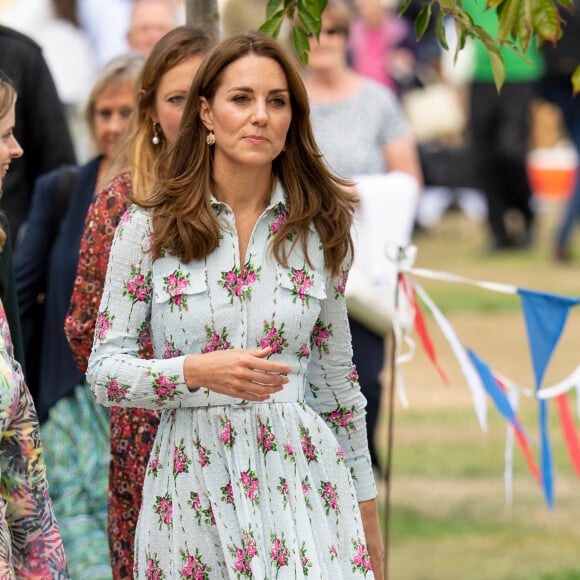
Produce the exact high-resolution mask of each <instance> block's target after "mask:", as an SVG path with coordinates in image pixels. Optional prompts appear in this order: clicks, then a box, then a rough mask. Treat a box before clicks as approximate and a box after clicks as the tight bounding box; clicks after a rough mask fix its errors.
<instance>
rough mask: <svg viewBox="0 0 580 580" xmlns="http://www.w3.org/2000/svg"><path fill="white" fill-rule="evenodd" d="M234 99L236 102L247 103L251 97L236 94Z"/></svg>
mask: <svg viewBox="0 0 580 580" xmlns="http://www.w3.org/2000/svg"><path fill="white" fill-rule="evenodd" d="M233 100H234V102H235V103H246V102H247V101H248V100H249V99H248V96H247V95H236V96H235V97H234V99H233Z"/></svg>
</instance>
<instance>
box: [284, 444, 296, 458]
mask: <svg viewBox="0 0 580 580" xmlns="http://www.w3.org/2000/svg"><path fill="white" fill-rule="evenodd" d="M284 459H286V460H289V461H293V462H296V457H295V455H294V448H293V447H292V443H290V441H286V443H284Z"/></svg>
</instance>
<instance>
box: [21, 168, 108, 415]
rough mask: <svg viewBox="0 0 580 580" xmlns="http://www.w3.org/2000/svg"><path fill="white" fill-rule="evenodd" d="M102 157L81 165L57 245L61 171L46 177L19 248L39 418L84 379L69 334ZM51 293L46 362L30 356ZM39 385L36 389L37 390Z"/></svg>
mask: <svg viewBox="0 0 580 580" xmlns="http://www.w3.org/2000/svg"><path fill="white" fill-rule="evenodd" d="M99 162H100V158H95V159H92V160H91V161H89V162H88V163H86V164H85V165H83V166H81V167H80V169H79V173H78V177H77V180H76V183H75V186H74V188H73V189H72V192H71V194H70V197H69V201H68V206H67V209H66V213H65V214H64V215H63V216H62V217H61V219H60V224H59V228H58V230H57V233H56V236H55V238H54V241H53V242H52V243H51V242H50V239H51V235H52V234H51V232H52V228H53V223H54V219H55V213H56V212H57V211H58V208H57V206H58V202H57V195H58V187H59V173H60V172H59V170H54V171H51V172H49V173H47V174H46V175H43V176H41V177H40V178H39V179H38V180H37V182H36V185H35V188H34V195H33V199H32V205H31V207H30V212H29V214H28V220H27V223H26V226H25V229H24V235H23V237H22V241H21V242H20V244H19V246H18V247H17V249H16V255H15V263H14V267H15V276H16V291H17V293H18V305H19V309H20V321H21V325H22V336H23V341H24V352H25V363H26V373H27V377H26V378H27V382H28V383H29V386H30V388H31V392H33V393H36V396H35V403H36V407H37V411H38V417H39V419H40V420H41V421H42V420H44V419H46V417H47V415H48V411H49V409H50V407H52V405H54V404H55V403H56V402H58V401H59V400H60V399H61V398H62V397H64V396H66V395H68V394H69V393H71V392H72V390H73V389H74V387H75V386H76V385H78V384H80V383H82V382H83V381H84V375H83V374H82V373H81V372H80V371H79V370H78V368H77V366H76V364H75V362H74V360H73V356H72V352H71V350H70V347H69V345H68V342H67V339H66V335H65V333H64V319H65V316H66V314H67V311H68V307H69V302H70V298H71V295H72V291H73V285H74V280H75V276H76V271H77V263H78V258H79V248H80V244H81V237H82V233H83V230H84V225H85V217H86V214H87V210H88V208H89V205H90V203H91V201H92V199H93V194H94V190H95V185H96V180H97V173H98V169H99ZM43 292H44V293H45V295H46V296H45V311H44V321H43V328H42V344H41V347H40V361H32V360H29V359H28V358H26V357H27V356H28V354H27V353H29V352H33V351H34V347H35V345H34V344H32V343H31V341H33V332H34V326H35V323H36V319H37V312H38V310H37V299H38V295H39V293H43ZM35 387H36V388H35Z"/></svg>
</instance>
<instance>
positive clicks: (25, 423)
mask: <svg viewBox="0 0 580 580" xmlns="http://www.w3.org/2000/svg"><path fill="white" fill-rule="evenodd" d="M15 103H16V91H15V90H14V87H13V86H12V84H11V83H10V82H9V81H8V80H7V79H5V78H2V77H0V193H1V191H2V181H3V180H4V177H5V175H6V172H7V171H8V170H9V168H10V162H11V161H12V160H13V159H16V158H18V157H21V156H22V148H21V147H20V145H19V144H18V141H16V139H15V137H14V133H13V131H14V123H15V111H14V105H15ZM68 577H69V575H68V572H67V567H66V559H65V554H64V549H63V545H62V540H61V538H60V534H59V531H58V526H57V522H56V519H55V517H54V513H53V508H52V503H51V500H50V497H49V494H48V483H47V481H46V467H45V463H44V456H43V449H42V445H41V442H40V434H39V426H38V417H37V415H36V409H35V407H34V403H33V401H32V397H31V395H30V392H29V390H28V387H27V386H26V383H25V380H24V375H23V373H22V368H21V367H20V365H19V363H17V362H16V361H15V359H14V351H13V348H12V340H11V337H10V330H9V329H8V323H7V321H6V314H5V311H4V306H3V304H2V302H1V301H0V578H53V579H57V580H59V579H62V580H64V579H67V578H68Z"/></svg>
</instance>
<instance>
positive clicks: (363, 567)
mask: <svg viewBox="0 0 580 580" xmlns="http://www.w3.org/2000/svg"><path fill="white" fill-rule="evenodd" d="M352 548H353V551H354V552H353V556H352V560H351V565H352V571H353V572H362V573H363V574H364V575H365V576H366V575H367V574H368V573H369V572H370V571H371V570H372V565H371V557H370V556H369V553H368V552H367V548H366V546H365V545H364V544H363V542H360V541H358V540H353V541H352Z"/></svg>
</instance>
